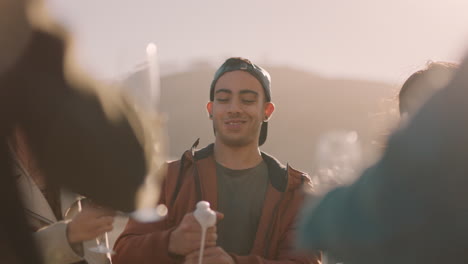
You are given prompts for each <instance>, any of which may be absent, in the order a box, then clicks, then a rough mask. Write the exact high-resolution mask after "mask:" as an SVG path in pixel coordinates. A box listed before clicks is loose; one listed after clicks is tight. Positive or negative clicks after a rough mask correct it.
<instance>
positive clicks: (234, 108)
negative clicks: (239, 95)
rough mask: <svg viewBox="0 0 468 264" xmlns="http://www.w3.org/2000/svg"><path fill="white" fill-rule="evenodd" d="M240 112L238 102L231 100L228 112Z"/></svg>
mask: <svg viewBox="0 0 468 264" xmlns="http://www.w3.org/2000/svg"><path fill="white" fill-rule="evenodd" d="M241 110H242V108H241V105H240V102H238V100H232V101H231V103H230V104H229V109H228V111H229V112H230V113H239V112H240V111H241Z"/></svg>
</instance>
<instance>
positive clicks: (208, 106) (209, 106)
mask: <svg viewBox="0 0 468 264" xmlns="http://www.w3.org/2000/svg"><path fill="white" fill-rule="evenodd" d="M206 111H207V112H208V116H209V117H210V119H211V120H213V102H211V101H210V102H208V103H207V104H206Z"/></svg>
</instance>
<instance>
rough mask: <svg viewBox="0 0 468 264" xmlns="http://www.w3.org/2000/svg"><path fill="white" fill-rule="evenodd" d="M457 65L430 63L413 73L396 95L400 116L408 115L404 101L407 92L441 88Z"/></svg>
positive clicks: (430, 90)
mask: <svg viewBox="0 0 468 264" xmlns="http://www.w3.org/2000/svg"><path fill="white" fill-rule="evenodd" d="M456 69H458V64H456V63H451V62H432V61H429V62H428V63H427V64H426V68H424V69H422V70H419V71H417V72H415V73H413V74H412V75H411V76H410V77H409V78H408V79H407V80H406V81H405V82H404V83H403V85H402V87H401V89H400V92H399V93H398V101H399V110H400V115H401V114H403V113H408V111H409V109H410V105H409V103H408V102H407V101H406V100H405V97H406V96H407V94H408V91H409V90H414V89H425V90H427V91H428V92H432V91H435V90H437V89H440V88H443V87H444V86H445V85H446V84H447V82H448V81H449V80H450V79H451V77H452V75H453V73H454V72H455V70H456Z"/></svg>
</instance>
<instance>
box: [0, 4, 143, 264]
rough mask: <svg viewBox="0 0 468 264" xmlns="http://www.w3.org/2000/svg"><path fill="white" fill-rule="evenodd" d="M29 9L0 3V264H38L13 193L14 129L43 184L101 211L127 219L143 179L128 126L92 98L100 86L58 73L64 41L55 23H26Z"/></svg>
mask: <svg viewBox="0 0 468 264" xmlns="http://www.w3.org/2000/svg"><path fill="white" fill-rule="evenodd" d="M30 4H39V3H38V2H36V1H26V0H0V43H2V49H0V206H1V208H2V211H3V212H4V216H3V217H1V218H0V256H1V257H0V262H1V263H15V264H16V263H41V260H40V258H39V254H38V251H37V249H36V246H35V245H34V242H33V239H32V237H31V234H30V233H29V228H28V224H27V222H26V217H25V215H24V211H23V205H22V201H21V199H20V196H19V194H18V190H17V188H16V187H15V186H16V182H15V180H16V176H15V175H16V174H15V169H14V167H15V165H14V158H13V157H12V155H11V151H10V149H9V146H8V143H7V141H8V138H11V137H12V135H13V133H14V132H13V131H14V128H15V127H19V128H21V129H22V130H23V131H24V135H25V140H26V141H27V144H28V145H29V146H30V148H31V152H32V153H33V155H34V157H35V158H36V160H37V165H38V167H39V168H40V169H41V171H42V172H43V173H44V176H45V181H47V183H48V184H56V185H58V186H61V187H64V188H68V189H70V190H72V191H74V192H76V193H79V194H82V195H85V196H87V197H90V198H92V199H93V200H95V201H96V202H97V203H99V204H101V205H104V206H109V207H112V208H114V209H119V210H122V211H126V212H129V211H133V210H134V209H135V200H134V197H135V192H136V190H137V189H138V187H139V186H140V184H141V183H142V181H143V177H144V175H145V173H146V166H145V157H144V153H143V149H142V147H141V145H140V143H139V142H138V140H137V138H136V136H135V134H134V132H133V130H132V128H131V126H130V123H129V122H128V120H127V119H126V118H123V117H122V116H121V117H120V118H118V117H116V115H114V119H113V121H112V122H111V121H110V120H109V119H108V115H107V114H108V112H107V111H105V110H104V108H103V106H102V105H101V103H100V102H99V100H98V99H97V96H96V94H94V93H93V92H92V91H93V90H94V88H96V87H99V86H100V85H99V84H97V83H95V82H92V81H89V78H87V77H85V76H83V75H73V76H74V77H75V81H78V82H73V83H72V82H69V81H67V79H66V78H65V74H67V77H72V76H71V75H72V74H70V73H71V70H70V68H69V67H65V66H64V64H65V63H67V64H68V62H69V60H68V56H65V55H66V46H67V45H66V41H68V42H67V43H69V42H70V38H69V37H67V35H66V34H65V32H64V31H63V30H62V29H61V28H60V27H58V26H56V25H55V24H53V23H46V22H44V25H49V27H43V25H41V26H39V25H40V24H38V23H37V21H36V20H34V23H32V22H31V21H32V20H31V19H32V17H33V16H34V15H35V14H37V13H35V12H34V11H31V10H30V9H29V7H30ZM27 11H28V12H27ZM29 11H31V12H29ZM51 32H54V33H51ZM77 87H81V88H83V89H82V90H81V91H80V90H78V89H75V88H77ZM106 110H107V109H106ZM110 183H112V185H111V188H110Z"/></svg>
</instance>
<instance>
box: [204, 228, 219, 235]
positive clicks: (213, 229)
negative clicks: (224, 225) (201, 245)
mask: <svg viewBox="0 0 468 264" xmlns="http://www.w3.org/2000/svg"><path fill="white" fill-rule="evenodd" d="M217 230H218V229H217V228H216V226H210V227H208V228H207V229H206V233H207V234H209V233H216V231H217Z"/></svg>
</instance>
